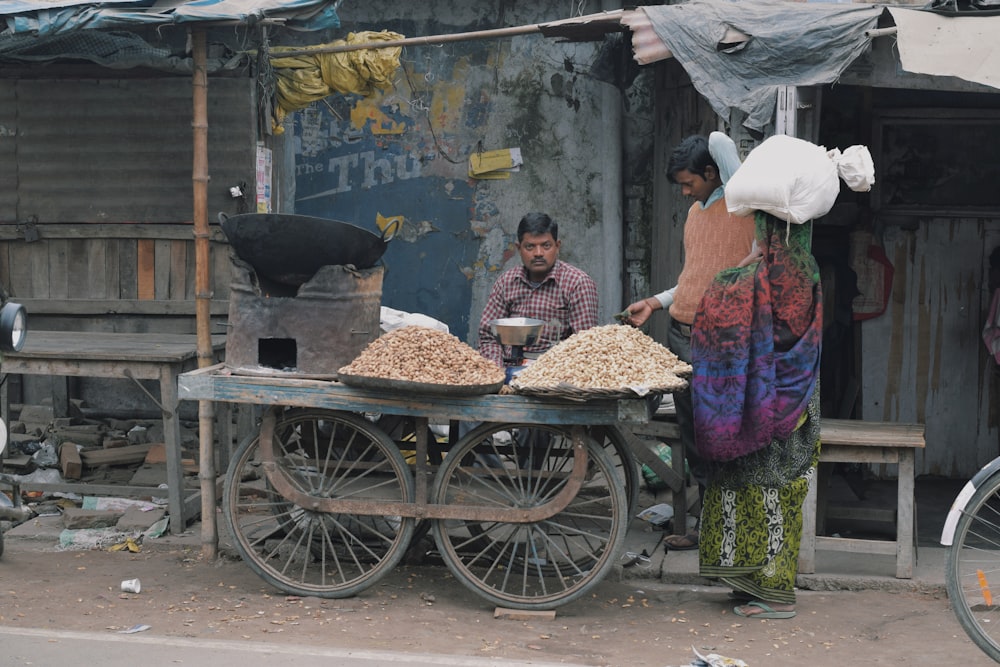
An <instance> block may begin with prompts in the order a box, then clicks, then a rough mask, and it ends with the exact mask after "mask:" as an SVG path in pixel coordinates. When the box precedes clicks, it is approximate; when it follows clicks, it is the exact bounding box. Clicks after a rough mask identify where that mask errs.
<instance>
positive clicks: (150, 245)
mask: <svg viewBox="0 0 1000 667" xmlns="http://www.w3.org/2000/svg"><path fill="white" fill-rule="evenodd" d="M136 249H137V250H138V256H137V258H136V286H137V289H138V298H139V299H140V300H153V299H155V298H156V275H155V270H156V255H155V251H156V246H155V242H154V241H151V240H149V239H139V242H138V244H137V248H136Z"/></svg>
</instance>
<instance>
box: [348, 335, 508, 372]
mask: <svg viewBox="0 0 1000 667" xmlns="http://www.w3.org/2000/svg"><path fill="white" fill-rule="evenodd" d="M338 373H342V374H347V375H359V376H365V377H375V378H383V379H387V380H402V381H405V382H422V383H425V384H442V385H455V386H478V385H490V384H496V383H498V382H503V380H504V371H503V369H502V368H499V367H498V366H497V365H496V364H494V363H493V362H492V361H489V360H488V359H485V358H484V357H483V356H481V355H480V354H479V353H478V352H477V351H476V350H474V349H472V348H471V347H469V346H468V345H466V344H465V343H463V342H462V341H461V340H459V339H458V338H457V337H456V336H453V335H452V334H449V333H445V332H444V331H439V330H437V329H431V328H428V327H420V326H408V327H402V328H400V329H394V330H393V331H390V332H388V333H386V334H384V335H382V336H380V337H378V338H376V339H375V340H373V341H372V342H371V343H369V344H368V346H367V347H366V348H365V349H364V350H362V351H361V354H359V355H358V356H357V358H356V359H354V361H352V362H351V363H349V364H348V365H346V366H343V367H341V368H340V369H339V370H338Z"/></svg>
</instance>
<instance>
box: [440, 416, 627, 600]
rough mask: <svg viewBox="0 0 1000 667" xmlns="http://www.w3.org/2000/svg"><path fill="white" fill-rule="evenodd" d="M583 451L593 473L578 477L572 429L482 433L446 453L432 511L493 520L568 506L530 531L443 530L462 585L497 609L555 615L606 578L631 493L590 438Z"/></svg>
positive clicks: (486, 428)
mask: <svg viewBox="0 0 1000 667" xmlns="http://www.w3.org/2000/svg"><path fill="white" fill-rule="evenodd" d="M582 443H583V452H585V458H586V468H585V469H583V474H578V476H575V475H574V474H573V471H574V466H576V465H577V464H578V463H580V464H582V463H583V458H584V456H581V453H582V452H581V451H579V450H576V449H575V448H574V443H573V439H572V437H571V435H570V431H569V429H568V428H560V427H553V426H542V425H528V424H483V425H481V426H479V427H478V428H476V429H474V430H473V431H471V432H470V433H468V434H467V435H466V436H465V437H464V438H462V439H461V440H460V441H459V442H458V443H457V444H456V446H455V447H453V448H452V449H451V451H449V452H448V454H447V456H446V457H445V461H444V465H443V466H442V467H441V468H440V469H439V470H438V475H437V478H436V480H435V487H434V496H435V503H438V504H446V505H461V506H465V507H469V508H484V509H488V510H496V509H519V510H530V509H532V508H539V507H542V506H544V505H546V504H548V503H553V504H561V503H566V505H565V507H564V508H563V509H561V510H558V511H557V512H556V513H555V514H554V515H552V516H549V517H548V518H541V519H539V520H537V521H533V522H530V523H518V522H506V521H501V520H482V519H471V518H470V519H449V520H439V521H436V522H435V524H434V537H435V539H436V541H437V545H438V549H439V550H440V551H441V555H442V557H443V558H444V560H445V562H446V563H447V564H448V567H449V568H450V569H451V571H452V573H453V574H454V575H455V577H456V578H457V579H458V580H459V581H461V582H462V583H463V584H464V585H465V586H467V587H468V588H470V589H471V590H473V591H475V592H476V593H478V594H480V595H482V596H483V597H485V598H486V599H488V600H490V601H491V602H493V603H494V604H497V605H500V606H505V607H511V608H514V609H553V608H555V607H557V606H559V605H561V604H565V603H567V602H570V601H572V600H575V599H577V598H578V597H580V596H581V595H583V594H584V593H585V592H586V591H587V590H589V589H590V588H591V587H592V586H594V585H595V584H596V583H597V582H599V581H600V580H601V578H603V576H604V575H605V574H606V573H607V570H608V569H610V567H611V566H612V565H613V563H614V559H615V557H616V554H617V552H618V551H619V550H620V547H621V545H622V542H623V540H624V539H625V531H626V529H627V525H628V521H627V501H626V497H625V488H624V482H623V480H622V478H621V476H620V473H619V472H618V470H617V469H616V468H615V465H614V463H613V462H612V461H611V459H610V457H609V456H608V454H607V452H605V450H604V447H603V446H601V445H599V444H598V443H596V442H595V441H594V440H593V439H591V438H590V437H587V436H584V437H583V438H582ZM577 470H578V471H579V470H581V469H579V468H577ZM575 484H579V485H580V487H579V489H578V490H577V491H576V493H575V494H573V493H572V490H573V487H574V485H575ZM561 492H562V495H560V493H561ZM540 511H542V512H544V511H545V510H540ZM472 514H473V513H472V512H471V511H470V512H469V516H472Z"/></svg>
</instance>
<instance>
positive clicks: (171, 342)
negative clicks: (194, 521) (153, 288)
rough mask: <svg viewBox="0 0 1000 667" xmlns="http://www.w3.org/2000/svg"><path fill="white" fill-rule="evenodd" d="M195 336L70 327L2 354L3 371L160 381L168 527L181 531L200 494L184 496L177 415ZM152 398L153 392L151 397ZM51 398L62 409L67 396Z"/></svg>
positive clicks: (70, 487)
mask: <svg viewBox="0 0 1000 667" xmlns="http://www.w3.org/2000/svg"><path fill="white" fill-rule="evenodd" d="M212 348H213V351H214V352H215V353H216V354H218V353H220V352H221V351H223V350H224V349H225V336H212ZM197 358H198V343H197V336H195V335H193V334H190V335H189V334H158V333H138V334H129V333H93V332H71V331H29V332H28V337H27V340H26V341H25V345H24V348H23V349H22V350H21V351H20V352H10V353H7V354H4V356H3V362H2V366H0V369H2V371H3V373H5V374H21V375H52V376H75V377H100V378H127V379H132V380H135V381H138V380H156V381H157V382H159V388H160V396H159V408H160V410H161V411H162V414H163V438H164V444H165V446H166V455H167V485H168V487H169V488H168V505H167V507H168V510H169V512H170V529H171V531H172V532H174V533H180V532H183V531H184V530H185V528H186V527H187V519H188V518H189V517H190V516H192V515H193V513H194V508H195V507H197V506H198V493H197V492H196V493H194V494H193V495H192V496H191V497H190V498H185V497H184V473H183V470H182V468H181V442H180V440H181V436H180V420H179V417H178V404H179V400H178V397H177V376H178V375H180V374H181V373H183V372H185V371H188V370H192V369H194V368H196V367H197V366H198V363H197ZM6 387H7V385H6V383H5V384H4V385H3V390H2V396H0V402H2V404H3V405H2V408H3V414H4V417H5V418H6V417H7V416H8V408H9V402H8V397H7V390H6ZM154 400H155V397H154ZM57 403H60V401H54V402H53V409H54V410H56V411H57V414H58V411H60V409H65V400H63V401H61V403H62V405H57ZM22 487H23V488H24V489H26V490H48V491H62V492H67V491H68V492H77V493H79V492H81V491H84V492H89V493H95V494H104V495H118V496H121V495H125V496H136V495H151V494H152V495H156V494H162V490H160V489H157V488H147V487H134V486H128V487H121V486H115V485H94V484H79V483H66V484H33V483H32V484H29V483H24V484H22Z"/></svg>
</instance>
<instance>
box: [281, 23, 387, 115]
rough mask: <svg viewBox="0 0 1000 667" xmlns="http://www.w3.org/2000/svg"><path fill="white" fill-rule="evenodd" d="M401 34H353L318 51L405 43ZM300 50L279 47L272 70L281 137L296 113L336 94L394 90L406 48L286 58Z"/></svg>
mask: <svg viewBox="0 0 1000 667" xmlns="http://www.w3.org/2000/svg"><path fill="white" fill-rule="evenodd" d="M403 38H404V37H403V35H401V34H399V33H397V32H389V31H387V30H383V31H381V32H374V31H365V32H352V33H350V34H348V35H347V39H338V40H336V41H334V42H332V43H330V44H322V45H320V47H318V48H322V47H330V46H340V45H345V44H364V43H367V42H382V41H386V42H394V41H397V40H401V39H403ZM300 50H301V49H300V48H298V47H275V48H273V49H272V50H271V66H272V67H273V68H274V74H275V84H276V87H275V102H276V106H275V111H274V132H275V133H276V134H281V132H282V131H283V130H282V127H281V124H282V122H284V120H285V117H286V116H287V115H288V114H289V113H290V112H292V111H296V110H298V109H304V108H305V107H307V106H309V104H310V103H312V102H315V101H316V100H321V99H323V98H324V97H326V96H327V95H332V94H333V93H354V94H357V95H365V96H367V95H371V94H372V93H374V92H375V91H376V90H385V89H387V88H391V87H392V77H393V75H394V74H395V72H396V70H397V69H399V56H400V54H401V53H402V51H403V47H401V46H395V47H389V48H382V49H361V50H358V51H344V52H341V53H315V54H309V55H300V56H286V57H282V56H281V52H282V51H300Z"/></svg>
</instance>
